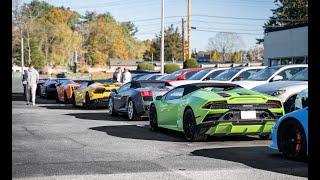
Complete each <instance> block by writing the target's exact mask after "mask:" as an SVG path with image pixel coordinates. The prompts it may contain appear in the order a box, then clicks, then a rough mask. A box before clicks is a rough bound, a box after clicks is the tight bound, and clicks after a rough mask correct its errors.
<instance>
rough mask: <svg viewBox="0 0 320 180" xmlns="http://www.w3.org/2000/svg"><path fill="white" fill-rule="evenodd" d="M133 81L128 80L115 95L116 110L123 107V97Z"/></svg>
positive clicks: (114, 104)
mask: <svg viewBox="0 0 320 180" xmlns="http://www.w3.org/2000/svg"><path fill="white" fill-rule="evenodd" d="M130 86H131V82H128V83H126V84H124V85H122V86H121V87H120V88H119V89H118V90H117V93H115V94H114V96H113V106H114V108H115V109H116V110H119V109H120V108H122V107H123V105H124V103H123V97H124V96H125V92H126V91H128V90H129V89H130Z"/></svg>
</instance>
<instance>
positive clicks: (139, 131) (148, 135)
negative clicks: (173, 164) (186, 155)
mask: <svg viewBox="0 0 320 180" xmlns="http://www.w3.org/2000/svg"><path fill="white" fill-rule="evenodd" d="M90 129H91V130H95V131H101V132H105V133H107V134H108V135H110V136H115V137H121V138H128V139H142V140H155V141H171V142H185V139H184V136H183V134H181V133H179V132H175V131H169V130H161V132H152V131H151V130H150V129H149V126H147V125H146V126H144V127H138V126H136V125H121V126H99V127H92V128H90Z"/></svg>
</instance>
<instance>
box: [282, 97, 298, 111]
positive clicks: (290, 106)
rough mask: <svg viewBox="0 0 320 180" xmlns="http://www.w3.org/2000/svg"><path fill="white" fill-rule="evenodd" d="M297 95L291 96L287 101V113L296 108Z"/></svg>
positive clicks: (285, 104) (285, 107) (285, 109)
mask: <svg viewBox="0 0 320 180" xmlns="http://www.w3.org/2000/svg"><path fill="white" fill-rule="evenodd" d="M296 97H297V95H294V96H291V97H290V98H289V99H288V100H287V101H286V102H285V103H284V111H285V113H286V114H287V113H289V112H292V111H294V110H295V104H294V103H295V100H296Z"/></svg>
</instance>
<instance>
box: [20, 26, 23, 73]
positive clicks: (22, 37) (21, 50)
mask: <svg viewBox="0 0 320 180" xmlns="http://www.w3.org/2000/svg"><path fill="white" fill-rule="evenodd" d="M20 33H21V72H22V74H23V67H24V53H23V36H22V30H21V32H20Z"/></svg>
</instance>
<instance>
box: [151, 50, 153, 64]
mask: <svg viewBox="0 0 320 180" xmlns="http://www.w3.org/2000/svg"><path fill="white" fill-rule="evenodd" d="M151 63H152V64H153V52H151Z"/></svg>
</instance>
